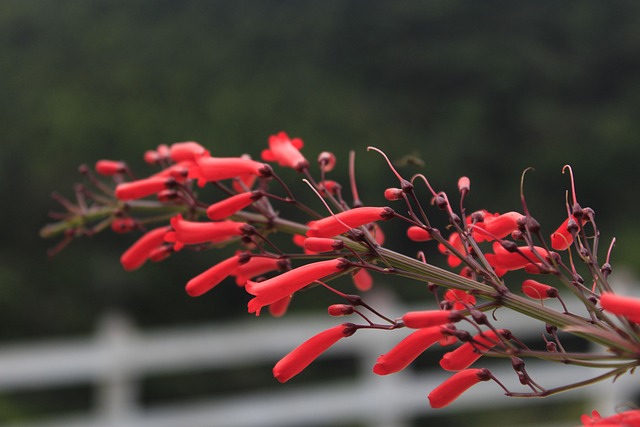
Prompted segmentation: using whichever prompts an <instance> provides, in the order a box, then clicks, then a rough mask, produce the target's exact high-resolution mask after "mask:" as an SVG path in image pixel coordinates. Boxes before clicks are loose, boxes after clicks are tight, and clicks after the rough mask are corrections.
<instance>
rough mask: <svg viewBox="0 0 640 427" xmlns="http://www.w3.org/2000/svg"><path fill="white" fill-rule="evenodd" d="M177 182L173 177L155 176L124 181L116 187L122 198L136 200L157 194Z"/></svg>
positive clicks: (119, 196) (117, 195) (117, 194)
mask: <svg viewBox="0 0 640 427" xmlns="http://www.w3.org/2000/svg"><path fill="white" fill-rule="evenodd" d="M173 182H175V181H174V180H173V179H171V178H165V177H160V176H153V177H149V178H144V179H138V180H136V181H131V182H123V183H122V184H118V186H117V187H116V197H117V198H118V199H120V200H135V199H141V198H143V197H147V196H150V195H152V194H156V193H158V192H160V191H162V190H164V189H166V188H167V184H169V185H171V183H173Z"/></svg>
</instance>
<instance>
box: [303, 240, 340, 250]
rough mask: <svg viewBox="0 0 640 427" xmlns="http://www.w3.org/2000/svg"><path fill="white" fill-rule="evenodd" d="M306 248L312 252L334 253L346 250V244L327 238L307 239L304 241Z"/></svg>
mask: <svg viewBox="0 0 640 427" xmlns="http://www.w3.org/2000/svg"><path fill="white" fill-rule="evenodd" d="M303 245H304V248H305V249H306V250H308V251H311V252H315V253H318V252H332V251H337V250H340V249H342V248H344V242H343V241H342V240H337V239H328V238H326V237H307V238H306V239H304V243H303Z"/></svg>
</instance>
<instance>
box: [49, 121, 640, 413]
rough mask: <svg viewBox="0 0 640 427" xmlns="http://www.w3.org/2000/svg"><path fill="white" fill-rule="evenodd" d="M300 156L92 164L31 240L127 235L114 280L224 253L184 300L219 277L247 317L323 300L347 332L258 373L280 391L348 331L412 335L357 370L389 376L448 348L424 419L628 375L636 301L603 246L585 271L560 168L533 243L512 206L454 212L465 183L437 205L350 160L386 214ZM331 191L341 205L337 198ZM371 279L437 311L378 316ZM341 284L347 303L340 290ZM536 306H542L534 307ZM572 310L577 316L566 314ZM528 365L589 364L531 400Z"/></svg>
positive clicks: (153, 153) (283, 149)
mask: <svg viewBox="0 0 640 427" xmlns="http://www.w3.org/2000/svg"><path fill="white" fill-rule="evenodd" d="M302 146H303V143H302V140H300V139H299V138H289V136H288V135H287V134H286V133H284V132H280V133H278V134H277V135H273V136H271V137H270V138H269V147H268V148H267V149H265V150H263V151H262V153H261V160H253V159H251V158H250V157H249V156H248V155H242V156H240V157H215V156H212V155H211V154H210V152H209V151H208V150H207V149H206V148H204V147H203V146H202V145H200V144H198V143H196V142H179V143H175V144H172V145H170V146H167V145H160V146H158V147H157V149H155V150H150V151H147V152H146V153H145V154H144V160H145V161H146V162H147V163H148V164H150V165H151V166H153V167H155V168H156V170H155V173H153V174H152V175H150V176H147V177H145V178H141V179H136V178H134V174H133V171H131V170H130V169H129V168H128V166H127V164H126V163H124V162H121V161H112V160H100V161H98V162H97V163H96V165H95V168H93V170H92V169H91V168H88V167H86V166H85V167H81V172H82V174H83V175H84V176H85V178H86V180H85V181H86V182H85V184H82V185H78V186H76V189H75V196H76V197H75V201H70V200H68V199H66V198H64V197H62V196H60V195H55V196H54V198H55V199H56V200H57V201H58V202H59V203H60V204H61V205H62V206H63V207H64V208H65V212H64V213H53V214H52V218H54V220H55V222H53V223H51V224H49V225H47V226H45V227H44V228H43V229H42V231H41V234H42V236H44V237H53V236H62V241H61V242H60V243H59V244H58V245H57V246H56V247H55V248H53V249H52V253H56V252H58V251H59V250H60V249H62V248H63V247H64V246H65V245H66V244H67V243H69V242H70V241H71V240H73V239H74V238H76V237H79V236H85V235H93V234H95V233H97V232H99V231H102V230H104V229H108V228H111V229H112V230H113V231H114V232H116V233H127V232H133V233H142V235H141V237H139V239H138V240H137V241H136V242H135V243H133V245H131V246H130V247H129V248H128V249H127V250H126V251H125V252H124V253H123V254H122V257H121V258H120V262H121V264H122V267H123V268H124V269H125V270H127V271H131V270H135V269H137V268H140V267H141V266H142V265H143V264H145V263H146V262H147V261H152V262H157V261H161V260H164V259H166V258H167V257H169V256H171V255H172V254H173V253H175V252H178V251H183V250H189V249H193V250H197V251H202V250H203V249H215V248H219V247H220V246H221V245H236V246H237V247H238V251H237V252H236V253H235V255H233V256H231V257H230V258H227V259H225V260H223V261H221V262H218V263H216V264H215V265H213V266H212V267H211V268H209V269H208V270H206V271H204V272H201V273H200V274H198V275H197V276H195V277H193V278H191V279H190V280H189V281H188V282H187V284H186V292H187V293H188V294H189V295H191V296H193V297H197V296H199V295H202V294H204V293H206V292H209V291H211V290H212V289H213V288H214V287H216V286H217V285H218V284H220V283H221V282H223V281H225V280H227V278H229V277H233V278H235V281H236V283H237V284H238V285H241V286H244V289H246V291H247V292H248V294H249V295H250V296H251V297H250V300H249V302H248V311H249V313H254V314H255V315H260V314H261V312H263V311H264V309H265V308H266V309H267V310H268V311H269V312H270V313H271V314H272V315H274V316H282V315H284V314H285V312H286V311H287V307H288V306H289V304H290V303H291V302H292V297H293V296H294V295H295V293H296V292H298V291H300V290H302V289H303V288H307V287H316V288H317V289H318V290H321V289H324V290H326V291H328V292H332V293H333V294H335V298H336V303H335V304H333V305H330V306H329V307H328V315H330V316H335V317H344V316H349V319H350V321H349V322H347V323H342V324H339V325H336V326H334V327H332V328H330V329H327V330H325V331H322V332H320V333H318V334H317V335H315V336H313V337H311V338H309V339H308V340H307V341H305V342H303V343H302V344H300V346H298V347H297V348H295V349H294V350H293V351H291V352H290V353H289V354H287V355H286V356H284V357H283V358H282V359H281V360H280V361H279V362H278V363H277V364H276V365H275V367H274V368H273V374H274V376H275V378H276V379H277V380H278V381H280V382H286V381H288V380H289V379H291V378H292V377H294V376H296V375H297V374H299V373H300V372H301V371H303V370H304V369H305V368H306V367H307V366H308V365H309V364H311V363H312V362H313V361H314V360H315V359H316V358H317V357H318V356H319V355H320V354H322V353H323V352H324V351H325V350H326V349H328V348H329V347H331V346H332V345H333V344H334V343H336V342H337V341H339V340H343V339H346V338H347V337H349V336H351V335H353V334H354V333H356V332H358V330H360V329H370V330H379V331H381V332H390V331H395V330H398V329H405V328H406V329H410V330H411V331H412V332H411V333H410V334H409V335H408V336H406V337H405V338H404V339H402V340H400V341H399V342H398V343H397V345H396V346H395V347H393V348H390V349H389V350H388V352H387V353H385V354H383V355H381V356H380V357H379V358H378V359H377V362H376V363H375V365H374V366H372V370H373V372H374V373H375V374H377V375H388V374H393V373H395V372H398V371H401V370H403V369H404V368H406V367H407V366H408V365H409V364H411V363H412V362H413V361H414V360H415V359H416V358H417V357H418V356H419V355H420V354H422V353H423V352H425V351H426V350H427V349H428V348H429V347H431V346H433V345H436V344H439V345H441V346H448V347H450V348H451V350H450V351H449V352H447V353H446V354H444V356H443V357H442V359H441V360H440V366H441V368H442V369H444V370H445V371H449V372H451V376H450V377H449V378H448V379H447V380H445V381H444V382H443V383H442V384H441V385H440V386H438V387H437V388H435V389H434V390H431V391H430V393H429V395H428V400H429V403H430V405H431V406H432V407H434V408H440V407H444V406H446V405H449V404H451V403H452V402H453V401H454V400H455V399H456V398H457V397H458V396H459V395H461V394H462V393H464V391H466V390H467V389H469V388H470V387H472V386H474V385H475V384H477V383H478V382H481V381H494V382H495V383H496V385H497V388H498V389H502V391H503V392H504V393H505V394H506V395H507V396H513V397H544V396H549V395H552V394H556V393H560V392H565V391H568V390H571V389H575V388H578V387H583V386H587V385H590V384H593V383H596V382H598V381H602V380H607V379H609V380H613V379H615V378H617V377H619V376H621V375H623V374H628V373H632V372H633V370H634V369H635V368H636V366H637V365H638V363H639V361H640V327H639V326H638V325H639V324H640V299H637V298H632V297H628V296H624V295H620V294H619V293H616V292H615V290H614V289H612V288H611V286H610V284H609V281H608V278H609V275H610V274H611V272H612V267H611V264H610V262H609V261H610V256H611V250H612V248H613V244H614V242H611V244H610V245H607V246H606V247H605V248H604V249H605V256H604V261H601V260H600V259H599V253H600V252H601V248H600V233H599V231H598V227H597V225H596V221H595V214H594V211H593V210H592V209H590V208H588V207H583V206H581V205H580V203H579V202H578V199H577V197H576V190H575V185H574V180H573V174H572V171H571V168H570V167H568V166H566V167H565V169H564V170H563V172H566V173H567V174H568V175H569V177H570V182H571V185H570V188H569V191H567V197H566V200H567V203H566V206H565V207H564V209H566V212H567V216H566V220H565V221H564V222H563V223H562V224H560V225H556V226H554V227H552V228H551V229H550V230H554V231H552V232H550V233H549V232H546V233H545V232H544V231H543V227H541V225H540V224H539V223H538V222H537V221H536V219H535V218H534V217H533V216H532V215H531V214H530V212H529V209H528V207H527V204H526V200H525V198H524V196H522V197H521V201H520V203H518V206H519V208H518V211H512V212H506V213H497V212H492V211H489V210H476V211H467V210H466V208H465V197H466V196H467V194H468V193H469V191H470V180H469V178H467V177H462V178H460V179H459V180H458V190H459V194H458V195H456V201H455V202H453V201H452V198H451V197H450V196H449V195H447V194H446V193H445V192H443V191H438V190H436V189H434V188H433V187H432V186H431V184H430V182H429V181H428V180H427V178H426V177H425V176H424V175H422V174H417V175H415V176H412V177H404V176H402V175H401V174H400V173H399V172H398V171H397V170H396V169H395V168H394V166H393V164H392V163H391V162H390V161H389V160H388V158H387V157H386V155H385V154H384V153H383V152H382V151H381V150H379V149H377V148H374V147H369V149H368V151H369V152H370V153H368V154H366V155H370V156H374V155H375V156H382V157H384V159H385V160H386V161H387V163H388V166H389V176H390V177H394V180H395V183H394V185H393V186H391V187H389V188H387V189H380V194H381V196H382V194H383V195H384V198H385V199H386V200H387V204H388V205H389V206H369V205H366V204H364V203H363V202H362V201H361V200H360V199H359V196H358V191H357V187H356V180H355V173H354V168H355V166H354V163H355V161H354V155H353V153H352V155H351V157H350V159H349V172H350V173H349V176H350V180H349V183H346V185H345V186H343V185H341V184H340V183H338V182H336V181H334V180H331V179H330V172H331V171H332V169H333V168H334V166H335V163H336V159H335V156H334V155H333V154H332V153H329V152H322V153H320V154H319V155H318V157H317V161H316V162H311V161H309V160H307V158H306V157H305V156H304V155H303V154H302V152H301V151H300V150H301V148H302ZM276 164H277V166H279V167H282V168H292V169H294V170H295V171H297V172H298V173H299V174H300V179H298V180H296V181H297V182H296V184H297V187H296V188H295V191H296V192H298V191H300V192H307V193H309V192H311V191H313V192H315V193H316V195H317V197H318V198H320V199H321V200H322V202H323V204H324V207H323V210H322V211H320V212H318V211H317V210H315V209H312V208H311V207H309V206H308V205H307V204H305V203H303V202H301V201H300V200H299V198H297V197H296V196H295V195H294V191H293V189H292V187H291V186H290V185H289V184H287V183H285V182H284V181H283V179H281V178H280V176H279V175H278V174H277V173H276V170H275V165H276ZM523 177H524V174H523ZM204 186H211V187H215V188H216V189H217V190H216V192H217V194H218V198H217V199H216V200H206V201H205V200H201V198H200V197H201V196H200V193H202V191H200V189H201V188H202V187H204ZM521 187H522V182H521ZM346 188H349V190H350V194H351V200H352V201H351V202H348V201H347V199H346V197H345V193H346V191H343V189H344V190H346ZM418 188H419V189H420V191H424V190H426V191H428V194H430V196H429V197H428V198H427V199H426V200H423V199H424V198H421V197H419V196H418V194H417V192H416V191H415V190H417V189H418ZM209 193H211V192H209ZM521 194H522V191H521ZM381 198H382V197H381ZM283 205H289V206H291V207H293V208H295V209H293V210H292V209H287V211H288V212H291V211H293V212H298V213H299V218H289V217H286V218H285V217H282V216H280V213H279V208H281V207H282V206H283ZM434 215H444V217H445V218H446V222H447V226H446V227H443V229H442V230H440V229H437V228H435V227H434V226H433V225H432V223H433V222H432V217H433V216H434ZM386 221H397V222H401V223H402V224H404V227H405V228H406V236H407V239H410V240H411V241H414V242H423V243H422V244H423V245H425V248H426V247H427V245H434V246H437V248H438V250H439V252H441V253H442V255H443V256H444V257H445V259H446V264H447V265H448V267H449V268H446V269H445V268H441V267H438V266H435V265H433V264H431V263H430V262H427V260H426V257H425V256H424V253H423V252H420V253H418V255H417V256H410V255H406V254H403V253H400V252H397V251H394V250H393V249H389V248H387V247H386V246H385V245H384V234H383V229H384V227H385V225H384V223H385V222H386ZM274 233H280V234H282V233H287V234H289V235H291V236H292V240H291V245H289V246H287V247H282V246H283V245H282V243H278V244H277V243H276V239H273V235H274ZM607 247H608V250H606V249H607ZM579 265H581V267H580V268H578V267H579ZM515 270H521V271H524V272H525V274H526V277H527V278H526V279H525V280H523V281H520V280H519V282H520V283H517V284H516V283H512V282H510V280H511V279H510V272H512V271H515ZM579 271H581V272H583V273H582V274H581V273H579ZM584 272H587V273H586V274H585V273H584ZM384 275H394V276H399V277H402V278H405V279H406V280H407V281H414V282H416V283H418V284H423V285H424V289H425V293H426V294H428V297H429V298H430V299H431V301H435V302H436V303H437V306H438V307H439V308H438V309H431V310H423V311H413V312H408V313H405V314H404V315H403V316H401V317H398V318H394V317H391V316H387V315H385V314H384V313H381V312H380V311H378V310H377V309H376V308H375V307H372V306H371V305H369V304H368V303H367V302H366V296H365V295H366V291H367V290H369V289H370V288H371V286H372V284H373V282H374V281H375V280H376V277H377V276H384ZM343 276H347V279H348V280H345V279H344V278H343ZM353 285H355V288H356V289H357V291H358V293H357V294H356V293H353V292H352V291H348V290H349V289H353ZM550 299H555V300H557V302H558V303H557V304H550V303H548V302H547V303H545V301H547V300H550ZM569 300H571V304H569V303H568V302H569ZM576 301H577V302H579V304H578V305H577V307H579V308H578V309H575V308H572V309H571V310H570V309H569V308H568V307H576V303H575V302H576ZM425 305H427V303H425ZM553 307H559V308H553ZM497 309H501V311H502V310H505V309H506V310H512V311H515V312H517V313H520V314H522V315H524V316H527V317H528V318H530V320H531V322H532V327H538V328H539V329H540V331H541V336H542V338H541V340H543V341H541V342H542V344H543V345H542V346H538V347H535V348H531V347H530V345H529V344H526V343H525V342H523V341H521V340H520V339H519V338H518V337H517V336H516V335H515V334H514V333H512V332H511V331H509V330H508V329H506V328H504V327H502V326H501V325H500V321H499V317H500V316H499V311H497ZM492 313H493V314H492ZM496 313H497V314H496ZM570 336H573V337H576V338H578V339H580V340H586V341H588V342H590V343H592V344H593V345H595V346H596V347H597V350H596V351H593V350H592V349H590V350H588V351H584V352H582V351H574V350H570V349H567V348H566V347H565V346H564V345H563V339H564V338H562V337H570ZM592 347H593V346H592ZM489 356H491V357H498V358H502V359H505V362H506V363H510V364H511V367H512V368H513V371H514V374H515V375H516V376H517V379H518V383H519V384H521V388H520V389H517V390H513V389H511V388H509V387H507V386H506V385H504V384H503V382H501V381H500V379H499V378H496V377H495V376H494V375H493V374H492V373H491V371H490V370H489V369H487V368H484V367H482V361H483V360H486V358H487V357H489ZM528 359H541V360H544V361H546V362H550V363H551V362H555V363H561V364H566V365H577V366H582V367H588V368H593V370H594V374H593V375H592V376H591V377H589V378H584V379H582V380H581V381H579V382H576V383H571V384H564V385H562V386H558V387H554V388H545V386H544V385H543V384H539V383H538V382H536V380H535V379H534V378H533V376H531V375H530V374H529V373H528V372H527V369H526V366H525V361H526V360H528ZM472 366H473V367H472ZM582 423H583V424H584V425H585V426H605V425H606V426H632V425H633V426H638V425H640V411H639V410H633V409H631V410H627V411H625V412H622V413H619V414H617V415H614V416H611V417H606V418H602V417H600V416H599V415H598V413H597V412H594V413H593V414H592V415H591V416H586V415H585V416H583V418H582Z"/></svg>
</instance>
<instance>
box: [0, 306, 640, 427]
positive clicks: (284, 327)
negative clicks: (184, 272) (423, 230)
mask: <svg viewBox="0 0 640 427" xmlns="http://www.w3.org/2000/svg"><path fill="white" fill-rule="evenodd" d="M378 306H379V305H378ZM384 310H385V312H386V313H397V314H398V315H400V314H401V313H403V312H405V311H407V308H401V307H386V308H385V309H384ZM505 314H507V313H506V312H505V313H499V315H500V316H501V317H503V316H504V315H505ZM507 320H508V321H507V322H506V323H507V325H508V327H509V329H511V330H513V331H515V332H517V333H518V334H519V336H521V335H522V334H523V333H526V331H527V328H526V325H524V324H523V320H522V319H519V318H517V317H514V316H510V317H508V319H507ZM339 321H340V319H331V318H328V317H327V316H323V315H316V316H310V317H295V318H294V317H291V316H289V317H285V318H283V319H268V318H266V316H263V317H261V318H259V319H255V318H247V320H246V321H242V322H238V323H233V324H229V323H224V324H217V325H204V326H194V327H189V328H175V329H168V330H161V331H138V330H136V329H134V328H133V327H132V326H131V325H130V324H129V323H128V322H127V320H126V319H125V318H123V317H120V316H114V315H112V316H107V318H106V319H105V321H104V322H103V323H102V324H101V325H100V327H99V328H98V331H97V332H96V334H95V336H94V337H89V338H84V339H78V340H58V341H51V342H34V343H24V344H19V345H18V344H16V345H10V346H5V347H0V392H11V391H28V390H43V389H44V390H46V389H55V388H56V387H63V386H68V385H73V384H93V385H94V386H95V387H97V390H98V393H97V399H96V401H95V403H94V408H93V410H92V411H91V412H90V413H88V414H86V413H85V414H81V415H77V414H76V415H74V414H69V415H66V416H59V415H58V416H57V418H55V419H45V420H44V421H38V422H30V423H12V424H4V426H11V427H151V426H153V427H212V426H213V427H217V426H221V427H255V426H274V427H275V426H278V427H286V426H292V427H293V426H296V427H298V426H303V425H304V426H307V425H313V426H339V425H344V424H345V423H348V422H352V423H355V422H359V423H362V424H363V425H366V426H370V427H403V426H407V425H408V423H409V420H411V419H412V418H414V417H416V416H420V417H429V416H430V415H433V414H437V415H443V414H446V413H449V412H450V411H455V412H456V413H458V414H459V413H462V412H463V411H467V410H478V409H487V408H492V409H495V410H499V409H500V408H506V407H509V408H514V407H517V406H518V405H532V404H534V405H540V406H539V407H540V410H541V411H543V410H544V407H545V405H546V404H547V403H550V402H559V401H560V402H562V401H572V402H575V401H576V400H578V401H581V402H584V410H585V412H586V411H589V410H590V409H589V408H595V407H597V408H600V409H601V410H602V411H603V412H606V411H607V409H608V410H609V411H610V412H612V411H613V410H614V409H615V408H616V405H618V404H620V403H622V402H624V401H625V399H626V396H629V395H630V394H629V393H631V392H632V391H634V390H636V388H635V381H634V379H633V378H631V379H623V380H622V381H620V382H619V383H617V384H616V388H615V390H614V389H613V388H612V387H611V385H610V384H603V385H599V386H595V387H591V388H585V389H583V390H582V391H578V392H572V393H567V394H563V395H562V394H561V395H559V396H555V397H552V398H547V399H521V400H519V399H513V398H506V397H502V394H501V392H500V390H499V389H498V388H497V387H496V385H495V384H493V383H492V382H488V383H482V384H479V385H477V386H475V387H474V388H472V389H471V390H470V391H469V392H467V393H465V395H463V396H462V397H461V398H460V399H459V400H458V401H457V402H456V403H455V404H454V405H451V406H450V407H448V408H444V409H440V410H437V411H434V410H432V409H430V408H429V405H428V402H427V398H426V396H427V394H428V392H429V391H430V390H432V389H433V388H434V387H435V386H436V385H438V384H439V383H440V382H441V381H442V380H443V379H445V378H446V377H447V374H446V373H444V372H442V371H441V370H439V369H433V371H424V372H423V373H419V374H415V372H413V373H406V372H402V373H399V374H394V375H390V376H386V377H379V376H376V375H373V374H372V373H371V368H372V366H373V364H374V362H375V359H376V357H377V356H378V355H380V354H382V353H384V352H386V351H388V350H389V349H390V348H391V347H392V346H393V345H394V344H395V343H396V342H397V341H398V340H399V339H400V334H399V333H384V332H381V331H359V332H358V333H357V334H355V335H354V336H353V337H350V338H349V339H347V340H343V341H342V342H340V343H338V344H337V345H336V346H335V347H334V348H332V349H330V351H329V352H328V353H329V354H334V355H339V354H343V355H351V356H355V357H356V359H357V361H358V372H357V375H356V379H355V380H353V379H350V380H349V381H336V382H332V383H329V384H327V383H326V382H325V383H323V384H320V385H305V386H300V385H296V384H295V381H293V382H291V383H288V384H286V385H281V384H278V383H277V382H276V381H275V380H274V387H273V388H269V389H268V390H260V391H256V390H253V391H251V390H248V391H247V392H246V393H245V394H242V395H240V396H238V395H234V396H229V397H225V398H216V399H203V400H200V401H193V402H190V403H180V404H178V403H176V404H167V405H163V406H162V407H150V408H149V407H144V406H143V405H141V404H140V403H139V397H138V395H137V390H138V385H139V382H140V381H141V379H142V378H144V377H145V376H149V375H154V374H158V373H167V372H188V371H189V370H192V371H195V372H197V371H199V370H203V369H218V368H219V369H223V368H232V367H242V366H247V365H252V364H273V363H274V362H275V361H277V360H278V359H279V358H280V357H282V355H284V354H286V353H287V352H288V351H289V350H291V349H292V348H294V347H295V346H296V345H298V344H299V343H301V342H302V341H304V340H305V339H307V338H308V337H309V336H311V335H312V334H314V333H316V332H318V331H320V330H322V329H324V328H326V327H329V326H331V325H335V324H337V323H339ZM530 332H534V331H530ZM539 333H540V331H538V332H536V334H538V335H539ZM508 365H509V364H508V363H503V364H499V365H498V366H499V367H497V368H496V369H493V368H492V372H493V373H494V374H495V375H496V376H497V377H498V378H500V379H501V380H502V379H505V380H506V382H507V383H509V379H510V378H515V375H514V374H513V371H512V370H511V368H510V367H509V366H508ZM527 368H528V371H529V372H532V373H533V375H534V378H535V379H536V380H537V381H538V382H539V383H541V384H544V385H548V386H549V387H551V386H553V385H559V384H562V383H564V382H566V381H570V379H571V378H572V377H571V376H572V375H580V370H577V369H575V370H574V369H572V368H570V367H567V366H562V365H557V366H548V365H545V366H544V368H540V367H539V366H536V364H535V363H531V362H530V363H529V364H528V365H527ZM591 374H593V373H591ZM510 384H515V381H514V382H512V383H510ZM532 422H533V421H532ZM578 424H579V421H578V420H577V419H576V420H574V421H573V422H570V423H568V424H567V423H566V422H565V423H564V424H563V423H554V422H549V423H548V424H546V425H548V426H552V425H553V426H557V427H560V426H575V425H578ZM494 425H495V424H494ZM521 425H527V420H522V424H521ZM530 425H532V426H533V425H536V426H541V425H542V424H540V421H539V420H538V421H537V422H534V423H533V424H530Z"/></svg>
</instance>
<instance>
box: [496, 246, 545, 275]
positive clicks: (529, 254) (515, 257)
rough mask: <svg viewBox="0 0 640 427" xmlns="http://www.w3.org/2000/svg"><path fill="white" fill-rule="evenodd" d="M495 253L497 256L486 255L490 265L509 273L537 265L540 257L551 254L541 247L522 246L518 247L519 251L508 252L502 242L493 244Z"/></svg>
mask: <svg viewBox="0 0 640 427" xmlns="http://www.w3.org/2000/svg"><path fill="white" fill-rule="evenodd" d="M493 252H494V254H495V255H493V254H486V255H485V257H486V258H487V261H488V262H489V264H491V266H492V267H494V268H502V269H505V270H508V271H511V270H518V269H521V268H524V267H526V266H527V265H528V264H531V263H535V262H537V261H538V260H539V258H538V256H541V257H542V258H543V259H545V258H546V257H547V256H549V252H548V251H547V250H546V249H545V248H542V247H540V246H534V247H533V248H531V247H529V246H520V247H518V251H515V252H510V251H508V250H506V249H505V248H504V247H503V246H502V244H501V243H500V242H495V243H494V244H493ZM536 253H537V255H536ZM492 255H493V256H492Z"/></svg>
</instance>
